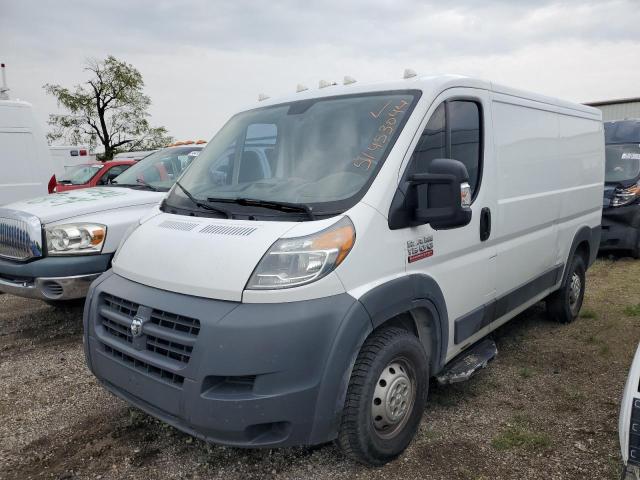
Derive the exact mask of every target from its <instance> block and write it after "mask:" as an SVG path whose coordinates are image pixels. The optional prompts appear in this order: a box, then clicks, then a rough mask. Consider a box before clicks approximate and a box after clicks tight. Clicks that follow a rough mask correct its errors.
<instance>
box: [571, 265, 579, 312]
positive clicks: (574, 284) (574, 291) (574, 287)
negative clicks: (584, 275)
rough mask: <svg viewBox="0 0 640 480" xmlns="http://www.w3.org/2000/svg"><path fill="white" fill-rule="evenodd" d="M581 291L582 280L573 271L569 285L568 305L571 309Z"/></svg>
mask: <svg viewBox="0 0 640 480" xmlns="http://www.w3.org/2000/svg"><path fill="white" fill-rule="evenodd" d="M581 291H582V281H581V280H580V276H579V275H578V274H577V273H575V272H574V274H573V275H572V276H571V285H570V286H569V305H570V307H571V309H574V308H575V306H576V304H577V303H578V299H579V298H580V292H581Z"/></svg>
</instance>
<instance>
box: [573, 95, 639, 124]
mask: <svg viewBox="0 0 640 480" xmlns="http://www.w3.org/2000/svg"><path fill="white" fill-rule="evenodd" d="M585 105H589V106H591V107H596V108H599V109H600V110H602V120H604V121H605V122H609V121H611V120H625V119H628V118H640V97H638V98H621V99H619V100H605V101H602V102H589V103H586V104H585Z"/></svg>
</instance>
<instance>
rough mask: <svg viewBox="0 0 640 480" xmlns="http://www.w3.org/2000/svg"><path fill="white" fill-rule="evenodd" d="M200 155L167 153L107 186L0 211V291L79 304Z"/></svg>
mask: <svg viewBox="0 0 640 480" xmlns="http://www.w3.org/2000/svg"><path fill="white" fill-rule="evenodd" d="M202 148H203V146H202V145H191V146H182V147H170V148H165V149H162V150H159V151H157V152H156V153H154V154H152V155H149V156H148V157H146V158H145V159H143V160H140V162H138V163H136V164H135V165H133V166H132V167H130V168H128V169H127V170H126V171H124V172H123V173H120V175H118V176H117V177H115V179H112V178H110V179H109V183H108V185H104V186H100V187H94V188H85V189H82V190H71V191H65V192H61V193H55V194H53V195H47V196H44V197H36V198H32V199H29V200H24V201H22V202H16V203H12V204H9V205H5V206H4V207H2V208H0V292H4V293H11V294H14V295H18V296H21V297H30V298H37V299H40V300H44V301H46V302H48V303H54V304H58V303H60V302H65V301H67V300H75V299H78V298H83V297H84V296H85V294H86V293H87V289H88V288H89V285H90V283H91V282H92V281H93V280H95V279H96V278H98V276H100V274H101V273H103V272H104V271H105V270H107V269H108V268H109V266H110V265H111V258H112V257H113V254H114V252H115V251H116V248H117V247H118V245H119V244H120V242H121V240H122V238H123V236H124V235H125V233H126V232H127V230H129V229H130V228H132V227H133V226H135V225H137V223H138V221H139V220H140V218H141V217H142V216H144V215H146V214H147V213H148V212H149V210H151V209H152V208H153V207H155V206H157V205H158V204H159V203H160V201H161V200H162V198H163V197H164V196H165V195H166V193H167V191H168V190H169V188H170V187H171V186H173V183H174V182H175V181H176V179H177V178H178V177H179V176H180V174H181V173H182V171H183V170H184V169H185V168H186V167H187V166H188V165H189V164H190V163H191V161H192V160H193V159H194V158H196V156H197V155H198V153H200V150H202ZM110 163H117V164H120V163H122V162H110ZM127 167H128V165H127ZM105 168H108V167H105ZM114 168H115V167H114ZM120 171H121V172H122V170H120Z"/></svg>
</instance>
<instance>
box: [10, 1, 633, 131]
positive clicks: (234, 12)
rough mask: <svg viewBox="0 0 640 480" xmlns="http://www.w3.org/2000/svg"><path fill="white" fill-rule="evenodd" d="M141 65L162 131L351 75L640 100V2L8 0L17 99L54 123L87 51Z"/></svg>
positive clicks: (201, 126)
mask: <svg viewBox="0 0 640 480" xmlns="http://www.w3.org/2000/svg"><path fill="white" fill-rule="evenodd" d="M109 54H112V55H115V56H116V57H118V58H120V59H124V60H126V61H127V62H130V63H132V64H133V65H135V66H136V67H137V68H138V69H139V70H140V71H141V73H142V75H143V78H144V80H145V83H146V87H145V91H146V93H147V94H148V95H149V96H150V97H151V100H152V102H153V103H152V107H151V114H152V123H153V124H154V125H164V126H166V127H167V128H168V129H169V132H170V133H171V134H172V135H173V136H174V137H176V138H177V139H195V138H207V139H209V138H210V137H211V136H212V135H213V134H214V133H215V131H216V130H217V129H218V128H220V126H221V125H222V124H223V123H224V122H225V121H226V119H227V118H228V117H229V116H230V115H231V114H233V113H234V112H235V111H237V110H238V109H239V108H242V107H243V106H245V105H247V104H250V103H251V102H253V101H254V100H255V99H256V98H257V95H258V93H261V92H264V93H267V94H269V95H271V96H272V97H274V96H277V95H281V94H284V93H287V92H292V91H293V90H294V89H295V86H296V84H297V83H305V84H308V85H309V86H314V87H316V86H317V82H318V80H319V79H328V80H340V79H342V77H343V76H344V75H346V74H348V75H351V76H354V77H355V78H356V79H358V81H360V82H377V81H382V80H389V79H397V78H399V77H400V76H401V75H402V71H403V70H404V68H406V67H410V68H413V69H414V70H416V71H417V72H418V73H419V74H425V75H426V74H434V73H459V74H465V75H472V76H480V77H483V78H486V79H489V80H493V81H496V82H500V83H504V84H507V85H510V86H514V87H519V88H524V89H528V90H533V91H536V92H539V93H544V94H547V95H552V96H557V97H562V98H565V99H568V100H573V101H578V102H584V101H589V100H602V99H612V98H620V97H640V0H612V1H606V0H598V1H592V2H590V1H564V2H553V1H533V0H530V1H523V0H518V1H510V0H503V1H501V0H487V1H483V0H464V1H448V2H444V1H437V2H429V1H421V0H362V1H361V0H353V1H352V0H324V1H321V2H315V1H312V0H306V1H304V2H300V1H294V0H269V1H262V2H258V1H255V2H250V1H245V0H233V1H225V2H223V1H214V0H209V1H205V0H191V1H186V0H180V1H177V0H175V1H164V0H149V1H147V0H126V1H125V0H101V1H93V0H69V1H66V0H57V1H55V2H54V1H33V0H0V61H2V62H5V63H6V64H7V65H8V71H7V76H8V81H9V86H10V87H11V92H10V94H11V96H12V98H16V97H17V98H20V99H23V100H28V101H30V102H32V103H33V104H34V106H35V109H36V112H37V114H38V116H39V118H40V120H41V122H42V123H43V124H44V122H45V121H46V119H47V117H48V115H49V113H52V112H54V111H56V110H57V107H56V104H55V101H54V100H53V99H52V98H50V97H47V96H46V95H45V94H44V92H43V90H42V85H43V84H45V83H60V84H62V85H65V86H72V85H74V84H76V83H79V82H82V81H83V80H85V79H86V76H85V73H84V72H83V70H82V64H83V62H84V60H85V59H86V58H87V57H96V58H104V57H106V56H107V55H109Z"/></svg>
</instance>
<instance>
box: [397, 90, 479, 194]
mask: <svg viewBox="0 0 640 480" xmlns="http://www.w3.org/2000/svg"><path fill="white" fill-rule="evenodd" d="M480 125H481V124H480V107H479V106H478V103H476V102H474V101H471V100H450V101H444V102H442V103H441V104H440V105H439V106H438V108H436V110H435V111H434V112H433V114H432V115H431V118H430V119H429V122H428V123H427V126H426V127H425V129H424V131H423V132H422V136H421V137H420V140H419V141H418V145H417V146H416V149H415V150H414V151H413V154H412V155H411V161H410V164H409V165H410V166H409V173H427V171H428V170H429V165H430V164H431V162H432V161H433V160H434V159H436V158H452V159H454V160H458V161H460V162H462V163H463V164H464V165H465V167H467V172H468V173H469V185H470V186H471V194H472V195H473V196H474V197H475V192H476V190H477V188H478V185H479V183H480V173H481V170H482V163H481V161H482V151H481V145H482V142H481V139H480V132H481V128H480Z"/></svg>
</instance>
